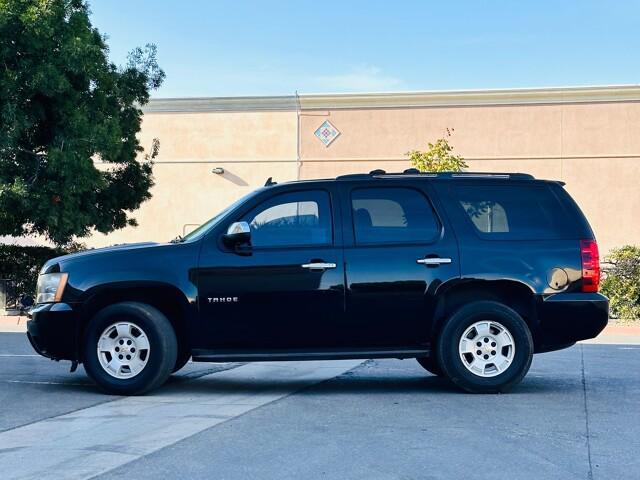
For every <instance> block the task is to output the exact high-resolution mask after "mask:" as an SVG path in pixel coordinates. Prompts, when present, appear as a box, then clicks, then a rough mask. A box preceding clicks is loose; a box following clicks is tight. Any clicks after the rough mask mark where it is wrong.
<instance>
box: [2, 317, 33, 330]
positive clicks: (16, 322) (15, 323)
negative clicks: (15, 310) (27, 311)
mask: <svg viewBox="0 0 640 480" xmlns="http://www.w3.org/2000/svg"><path fill="white" fill-rule="evenodd" d="M27 320H29V318H28V317H27V316H25V315H21V316H18V315H0V332H2V333H6V332H26V331H27Z"/></svg>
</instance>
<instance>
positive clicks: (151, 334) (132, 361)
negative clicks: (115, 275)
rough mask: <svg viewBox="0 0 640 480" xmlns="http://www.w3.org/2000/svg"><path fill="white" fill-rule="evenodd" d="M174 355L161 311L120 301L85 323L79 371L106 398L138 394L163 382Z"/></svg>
mask: <svg viewBox="0 0 640 480" xmlns="http://www.w3.org/2000/svg"><path fill="white" fill-rule="evenodd" d="M177 350H178V348H177V341H176V335H175V332H174V330H173V327H172V326H171V323H169V320H167V317H165V316H164V315H163V314H162V312H160V311H159V310H157V309H156V308H154V307H152V306H150V305H146V304H143V303H137V302H123V303H118V304H115V305H111V306H109V307H106V308H104V309H102V310H101V311H100V312H98V313H97V314H96V316H95V317H94V318H93V319H92V320H91V322H90V323H89V326H88V328H87V332H86V334H85V341H84V368H85V370H86V372H87V374H88V375H89V376H90V377H91V378H92V379H93V380H94V381H95V382H96V383H97V384H98V385H99V386H100V387H101V388H102V389H103V390H105V391H106V392H108V393H112V394H116V395H140V394H143V393H145V392H148V391H149V390H152V389H154V388H157V387H159V386H160V385H162V384H163V383H164V382H165V381H166V380H167V378H168V377H169V374H170V373H171V370H172V369H173V367H174V366H175V365H176V358H177Z"/></svg>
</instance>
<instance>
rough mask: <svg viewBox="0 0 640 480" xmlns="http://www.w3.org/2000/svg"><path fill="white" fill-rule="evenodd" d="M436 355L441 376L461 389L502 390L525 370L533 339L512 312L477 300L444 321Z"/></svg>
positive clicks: (512, 385)
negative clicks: (444, 376)
mask: <svg viewBox="0 0 640 480" xmlns="http://www.w3.org/2000/svg"><path fill="white" fill-rule="evenodd" d="M437 354H438V364H439V365H440V366H441V367H442V370H443V372H444V374H445V375H446V376H447V377H448V378H449V379H450V380H451V381H452V382H453V383H454V384H456V385H457V386H459V387H461V388H463V389H464V390H467V391H468V392H472V393H498V392H506V391H508V390H510V389H511V388H512V387H514V386H515V385H517V384H518V383H520V381H521V380H522V379H523V378H524V376H525V375H526V374H527V372H528V371H529V367H530V366H531V359H532V356H533V340H532V338H531V332H530V331H529V328H528V327H527V324H526V323H525V321H524V320H523V319H522V317H521V316H520V315H519V314H518V313H517V312H515V311H514V310H512V309H511V308H509V307H507V306H506V305H503V304H501V303H498V302H491V301H480V302H474V303H471V304H469V305H466V306H464V307H462V308H461V309H460V310H458V311H457V312H456V313H455V314H454V315H453V316H452V317H451V318H450V319H449V320H448V321H447V322H446V324H445V325H444V327H443V329H442V331H441V333H440V336H439V337H438V348H437Z"/></svg>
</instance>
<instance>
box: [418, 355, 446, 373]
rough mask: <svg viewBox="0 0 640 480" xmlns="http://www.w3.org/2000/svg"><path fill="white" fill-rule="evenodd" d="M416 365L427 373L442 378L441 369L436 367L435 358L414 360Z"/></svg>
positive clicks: (436, 361) (438, 366)
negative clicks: (416, 362)
mask: <svg viewBox="0 0 640 480" xmlns="http://www.w3.org/2000/svg"><path fill="white" fill-rule="evenodd" d="M416 360H417V361H418V363H419V364H420V366H421V367H422V368H424V369H425V370H426V371H427V372H429V373H431V374H433V375H435V376H437V377H442V376H443V375H444V373H443V372H442V368H440V365H438V360H437V359H436V357H435V356H431V357H420V358H416Z"/></svg>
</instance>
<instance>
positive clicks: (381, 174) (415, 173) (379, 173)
mask: <svg viewBox="0 0 640 480" xmlns="http://www.w3.org/2000/svg"><path fill="white" fill-rule="evenodd" d="M398 177H431V178H512V179H516V180H535V177H534V176H533V175H531V174H529V173H507V172H505V173H502V172H420V171H419V170H418V169H416V168H408V169H406V170H405V171H403V172H401V173H400V172H398V173H387V172H385V171H384V170H381V169H377V170H372V171H371V172H369V173H352V174H348V175H340V176H338V177H336V180H364V179H369V178H398Z"/></svg>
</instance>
